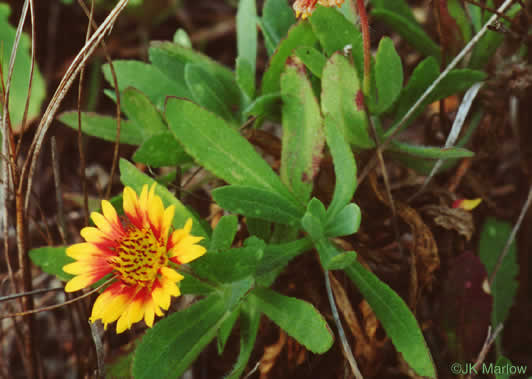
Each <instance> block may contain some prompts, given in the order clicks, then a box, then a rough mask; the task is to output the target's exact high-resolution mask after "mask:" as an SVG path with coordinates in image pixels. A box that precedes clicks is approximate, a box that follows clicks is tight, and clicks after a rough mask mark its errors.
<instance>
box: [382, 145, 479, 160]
mask: <svg viewBox="0 0 532 379" xmlns="http://www.w3.org/2000/svg"><path fill="white" fill-rule="evenodd" d="M390 150H392V151H397V152H400V153H405V154H410V155H413V156H416V157H419V158H424V159H453V158H468V157H472V156H474V155H475V153H473V152H472V151H469V150H467V149H464V148H462V147H447V148H445V147H435V146H420V145H412V144H409V143H406V142H400V141H392V143H391V145H390Z"/></svg>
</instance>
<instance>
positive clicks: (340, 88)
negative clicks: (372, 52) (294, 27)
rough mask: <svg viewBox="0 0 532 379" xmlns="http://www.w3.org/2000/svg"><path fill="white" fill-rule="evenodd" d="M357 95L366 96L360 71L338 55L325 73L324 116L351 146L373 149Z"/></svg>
mask: <svg viewBox="0 0 532 379" xmlns="http://www.w3.org/2000/svg"><path fill="white" fill-rule="evenodd" d="M342 17H343V16H342ZM357 94H358V96H362V92H361V89H360V83H359V80H358V76H357V74H356V70H355V69H354V67H353V66H351V64H350V63H349V61H348V60H347V58H345V57H344V56H342V55H340V54H334V55H333V56H332V57H331V58H330V59H329V60H328V61H327V64H326V65H325V68H324V69H323V80H322V93H321V108H322V112H323V115H324V116H325V117H326V118H327V117H328V116H329V117H331V119H332V120H330V121H328V122H334V123H337V125H338V126H337V127H338V128H339V129H340V130H342V134H343V135H344V136H345V138H346V139H347V141H348V142H349V143H351V144H352V145H355V146H356V147H360V148H364V149H365V148H371V147H373V146H374V142H373V140H372V139H371V138H370V136H369V134H368V125H367V124H368V122H367V119H366V114H365V113H364V109H363V108H362V107H360V106H358V105H357V102H356V97H357Z"/></svg>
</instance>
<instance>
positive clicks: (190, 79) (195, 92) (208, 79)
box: [185, 63, 233, 121]
mask: <svg viewBox="0 0 532 379" xmlns="http://www.w3.org/2000/svg"><path fill="white" fill-rule="evenodd" d="M185 81H186V83H187V86H188V89H189V90H190V93H191V94H192V99H193V100H194V101H195V102H196V103H198V104H199V105H201V106H202V107H204V108H206V109H208V110H209V111H211V112H213V113H216V114H217V115H219V116H221V117H223V118H224V119H225V120H228V121H229V120H232V119H233V114H232V113H231V108H230V103H227V97H226V96H227V95H226V93H225V89H224V86H223V84H222V83H221V82H219V81H218V80H217V79H216V77H214V76H212V75H210V73H209V72H208V71H207V70H205V69H204V68H203V66H201V65H200V64H190V63H189V64H187V65H186V66H185Z"/></svg>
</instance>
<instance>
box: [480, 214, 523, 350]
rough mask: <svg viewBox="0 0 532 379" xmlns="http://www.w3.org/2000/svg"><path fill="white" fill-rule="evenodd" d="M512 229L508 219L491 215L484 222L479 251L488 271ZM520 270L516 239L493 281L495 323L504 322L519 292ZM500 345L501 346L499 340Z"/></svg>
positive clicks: (490, 269)
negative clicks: (497, 218)
mask: <svg viewBox="0 0 532 379" xmlns="http://www.w3.org/2000/svg"><path fill="white" fill-rule="evenodd" d="M511 232H512V226H511V225H510V224H509V223H507V222H504V221H500V220H496V219H494V218H488V219H487V220H486V222H485V223H484V226H483V227H482V231H481V232H480V242H479V246H478V255H479V258H480V260H481V261H482V263H483V264H484V266H486V271H487V272H488V275H492V274H493V270H495V267H496V265H497V261H498V259H499V256H500V254H501V253H502V251H503V249H504V246H505V244H506V241H507V240H508V238H509V237H510V234H511ZM518 272H519V266H518V265H517V248H516V245H515V242H513V243H512V244H511V245H510V249H509V251H508V254H507V255H506V257H505V258H504V260H503V261H502V262H501V265H500V267H499V268H498V271H497V275H496V276H495V278H494V279H493V283H492V284H491V295H492V297H493V310H492V313H491V324H492V325H493V327H496V326H497V325H499V324H501V323H504V321H505V320H506V318H507V317H508V313H509V311H510V308H511V307H512V305H513V303H514V301H515V296H516V294H517V287H518V283H517V274H518ZM497 346H498V347H500V343H499V344H497Z"/></svg>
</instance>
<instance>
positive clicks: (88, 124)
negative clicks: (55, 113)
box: [59, 111, 144, 145]
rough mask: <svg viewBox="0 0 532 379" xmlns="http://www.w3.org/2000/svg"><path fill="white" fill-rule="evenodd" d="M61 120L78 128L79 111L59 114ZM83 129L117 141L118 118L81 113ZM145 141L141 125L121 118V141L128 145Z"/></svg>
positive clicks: (87, 132)
mask: <svg viewBox="0 0 532 379" xmlns="http://www.w3.org/2000/svg"><path fill="white" fill-rule="evenodd" d="M59 121H61V122H62V123H63V124H65V125H67V126H68V127H70V128H72V129H74V130H77V129H78V112H75V111H74V112H64V113H61V115H60V116H59ZM81 130H82V131H83V133H85V134H87V135H89V136H92V137H98V138H101V139H103V140H104V141H109V142H115V141H116V118H114V117H110V116H101V115H98V114H95V113H86V112H83V113H82V114H81ZM142 142H144V137H143V133H142V130H141V127H140V126H139V125H138V124H136V123H134V122H133V121H126V120H121V122H120V143H125V144H128V145H140V144H142Z"/></svg>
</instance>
